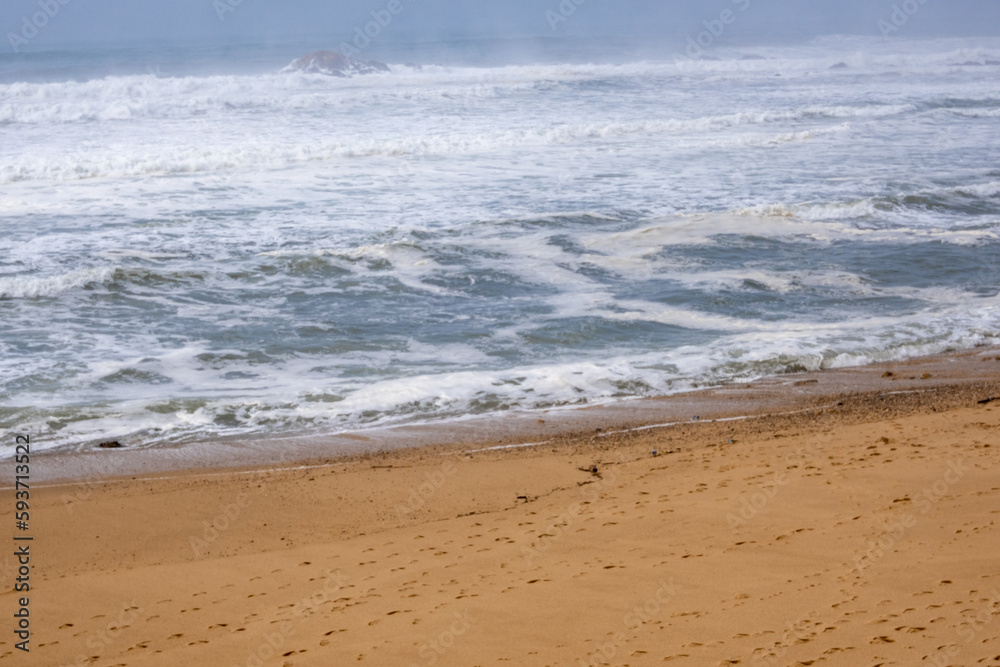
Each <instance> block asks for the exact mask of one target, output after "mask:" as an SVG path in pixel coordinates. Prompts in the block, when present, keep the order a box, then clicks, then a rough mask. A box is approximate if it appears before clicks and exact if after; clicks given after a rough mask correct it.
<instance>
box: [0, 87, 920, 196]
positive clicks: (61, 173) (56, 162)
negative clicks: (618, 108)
mask: <svg viewBox="0 0 1000 667" xmlns="http://www.w3.org/2000/svg"><path fill="white" fill-rule="evenodd" d="M909 108H911V107H909V106H907V105H887V106H878V107H869V106H858V107H850V106H839V107H805V108H800V109H793V110H789V111H747V112H740V113H735V114H727V115H717V116H705V117H701V118H690V119H657V120H637V121H613V122H603V123H571V122H558V123H555V124H536V125H535V126H533V127H526V128H518V129H506V130H498V131H489V132H475V131H467V132H465V133H461V132H454V133H430V132H428V133H425V134H418V135H415V136H397V137H389V136H385V135H384V136H383V137H382V138H362V137H361V136H358V137H354V138H351V139H347V140H336V139H329V138H322V137H317V136H315V135H312V134H303V133H301V131H300V132H299V133H298V134H296V133H294V131H293V130H288V132H292V133H291V134H289V133H286V132H282V131H279V129H280V128H279V129H275V128H270V129H266V130H261V131H260V132H258V133H253V132H251V133H248V134H244V135H240V136H238V137H236V138H234V139H233V140H231V141H230V142H229V143H220V142H219V140H218V139H217V138H215V137H214V136H213V138H212V139H211V140H210V141H209V142H206V143H201V142H195V141H192V142H187V143H186V145H184V146H177V145H176V144H171V145H170V146H169V147H166V146H162V147H160V146H158V145H157V144H146V143H144V144H141V145H140V146H130V145H128V144H127V143H123V142H122V141H121V140H120V139H119V140H118V141H115V142H114V143H111V144H107V145H100V144H95V145H86V146H81V147H78V148H77V149H76V150H73V151H69V152H68V153H66V154H60V155H56V156H45V155H13V156H10V157H8V158H7V161H6V163H0V183H13V182H22V181H41V180H56V181H68V180H81V179H92V178H109V177H129V176H144V175H158V174H160V175H172V174H193V173H203V172H224V171H227V170H239V169H248V168H261V167H272V168H278V167H285V166H289V165H295V164H302V163H307V162H315V161H330V160H337V159H356V158H372V157H399V156H426V155H449V154H465V153H475V152H490V151H495V150H503V149H509V148H515V147H522V146H545V145H558V144H572V143H575V142H580V141H589V140H596V139H613V138H617V137H629V136H643V135H649V136H655V135H664V134H686V133H688V134H690V133H694V134H708V133H715V132H719V131H721V130H726V129H729V128H735V127H740V126H755V125H772V124H783V123H791V122H798V121H804V120H810V119H817V118H825V119H844V118H853V117H879V116H886V115H894V114H898V113H902V112H903V111H905V110H906V109H909ZM202 129H203V130H204V131H205V132H206V133H209V130H210V129H211V128H210V127H209V126H205V127H203V128H202ZM844 129H845V127H843V126H838V127H834V128H825V129H812V130H803V131H800V132H784V133H780V134H776V135H771V136H767V137H760V138H756V139H754V138H748V139H745V140H743V141H745V142H746V145H751V146H752V145H761V146H767V145H775V144H780V143H788V142H795V141H804V140H808V139H809V138H811V137H814V136H818V135H819V134H822V133H826V132H837V131H843V130H844ZM139 151H143V152H139Z"/></svg>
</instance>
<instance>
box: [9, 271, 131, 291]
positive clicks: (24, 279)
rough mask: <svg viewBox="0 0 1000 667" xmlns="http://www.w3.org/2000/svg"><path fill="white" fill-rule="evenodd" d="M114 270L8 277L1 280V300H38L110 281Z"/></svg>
mask: <svg viewBox="0 0 1000 667" xmlns="http://www.w3.org/2000/svg"><path fill="white" fill-rule="evenodd" d="M113 274H114V268H111V267H100V268H91V269H80V270H77V271H70V272H69V273H64V274H61V275H56V276H44V277H36V276H30V275H25V276H8V277H4V278H0V299H38V298H44V297H54V296H59V295H60V294H62V293H63V292H68V291H70V290H74V289H78V288H81V287H88V286H91V285H98V284H101V283H104V282H106V281H108V280H109V279H110V278H111V276H112V275H113Z"/></svg>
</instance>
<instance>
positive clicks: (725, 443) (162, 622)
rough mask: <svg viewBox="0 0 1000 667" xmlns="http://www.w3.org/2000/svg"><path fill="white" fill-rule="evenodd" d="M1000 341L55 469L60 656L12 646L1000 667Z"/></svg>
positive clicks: (51, 659)
mask: <svg viewBox="0 0 1000 667" xmlns="http://www.w3.org/2000/svg"><path fill="white" fill-rule="evenodd" d="M998 357H1000V353H998V352H997V351H996V350H982V349H980V350H975V351H972V352H967V353H962V354H957V355H950V356H945V357H937V358H931V359H924V360H918V361H914V362H909V363H896V364H889V365H885V366H870V367H866V368H864V369H849V370H845V371H839V372H830V373H814V374H808V375H804V376H801V377H800V376H786V377H779V378H772V379H771V380H768V381H764V382H762V383H757V384H755V385H752V386H751V387H749V388H748V387H746V386H738V387H732V388H721V389H717V390H713V392H714V393H711V392H708V393H702V394H697V393H696V394H690V395H687V396H684V397H676V398H675V399H674V401H675V402H674V403H673V405H674V407H675V408H677V406H682V407H681V408H677V410H675V412H678V411H679V412H685V411H686V412H688V413H690V412H691V410H690V409H688V408H689V406H691V405H699V404H701V406H702V409H701V411H700V412H699V413H698V414H696V415H694V414H689V415H688V416H687V417H686V418H685V420H684V421H683V422H679V420H675V419H674V416H675V415H673V413H671V412H670V410H668V409H664V410H663V412H665V413H670V414H666V415H665V416H664V418H663V419H661V420H659V421H658V420H657V416H658V414H656V413H657V410H654V409H652V408H650V409H643V410H640V411H639V413H633V414H632V416H631V417H630V418H625V417H622V414H623V413H622V412H618V413H613V412H599V413H594V414H596V415H597V416H593V415H591V416H588V417H587V419H588V420H590V421H586V422H584V421H580V419H582V418H580V417H579V415H578V416H577V417H576V418H569V417H566V416H565V415H555V416H554V417H553V419H554V420H555V422H556V423H559V424H563V422H561V421H560V420H564V419H568V420H569V421H568V422H566V423H565V424H563V426H561V427H560V428H557V429H550V430H546V429H547V428H549V427H550V424H548V423H547V422H548V421H549V420H548V418H547V417H544V416H536V418H535V419H534V423H535V424H536V429H535V430H536V432H535V433H527V432H523V430H524V429H525V428H526V427H524V426H523V424H522V426H521V427H519V428H520V429H522V430H517V429H514V431H516V432H506V433H505V434H501V435H500V436H499V437H498V436H497V434H496V433H491V434H489V436H488V437H483V438H481V439H478V440H477V439H476V438H474V437H470V436H469V434H468V432H465V434H464V437H463V438H460V439H459V440H455V438H453V437H452V438H451V439H450V441H449V442H448V443H447V444H422V446H419V447H411V448H407V447H392V448H385V449H383V450H382V451H367V452H365V453H362V454H359V455H354V456H351V457H339V458H337V457H325V458H324V457H321V456H312V457H310V458H308V459H306V458H303V460H301V461H299V462H296V463H295V464H294V465H291V464H289V465H277V464H275V465H265V466H253V467H252V468H251V469H246V468H244V469H239V468H234V467H232V465H230V467H223V468H217V467H214V468H210V469H190V470H171V469H169V467H166V468H165V467H162V466H161V467H160V468H157V469H156V470H152V469H149V470H147V471H146V472H144V473H143V474H128V475H127V476H124V477H99V478H98V477H94V476H93V475H92V474H91V476H89V477H88V478H87V479H77V480H76V481H72V480H69V481H67V480H63V481H58V480H51V481H48V482H47V483H46V484H45V485H40V487H38V488H33V489H32V492H31V516H32V536H33V541H32V542H31V547H30V548H31V554H32V560H31V567H32V571H31V590H30V618H31V625H30V627H31V636H30V648H31V651H30V653H24V652H22V651H19V650H17V649H15V643H16V642H17V641H18V639H17V638H16V637H15V636H14V635H13V633H12V632H11V631H10V630H8V631H7V632H5V633H4V635H3V639H2V642H0V661H2V662H3V663H4V664H6V663H10V664H22V665H98V666H104V665H109V666H110V665H121V666H124V665H128V666H129V667H133V666H153V665H164V666H171V667H173V666H175V665H224V666H227V667H236V666H244V665H246V666H253V665H284V666H292V665H294V666H300V665H344V664H368V665H402V666H406V667H409V666H412V665H494V664H508V665H572V666H577V665H654V664H657V665H659V664H664V663H668V664H670V665H699V666H701V665H737V664H738V665H774V666H777V665H813V664H816V665H818V664H826V665H935V666H939V667H944V666H947V665H953V666H957V665H969V666H972V665H1000V567H998V560H997V545H998V544H1000V527H998V526H997V522H998V521H1000V468H998V465H997V463H998V459H997V457H998V453H1000V438H998V433H1000V401H998V402H990V401H988V400H987V399H989V398H990V397H993V396H1000V361H998ZM845 378H846V379H845ZM753 387H757V388H758V391H757V392H753V391H752V389H753ZM727 391H728V392H730V393H731V394H734V395H735V394H738V393H739V392H747V391H751V393H754V394H755V400H757V399H760V397H761V396H764V395H766V396H767V399H766V401H764V404H762V405H761V406H760V409H758V410H757V411H756V412H754V413H752V414H747V413H746V412H745V411H744V410H742V408H743V407H745V406H744V405H743V404H739V405H736V404H733V405H730V404H728V403H727V402H726V400H724V399H725V396H726V395H727V394H726V392H727ZM734 400H735V399H734ZM741 400H742V399H741ZM760 400H763V399H760ZM981 401H986V402H981ZM633 408H634V406H633ZM582 412H584V413H585V412H586V411H582ZM640 413H641V414H640ZM615 414H617V416H615V417H613V418H612V417H611V416H609V415H615ZM696 416H697V417H698V418H697V419H695V417H696ZM574 419H575V421H574ZM595 422H596V425H595ZM658 423H670V424H672V425H666V426H656V425H657V424H658ZM584 426H585V427H586V428H584ZM644 426H645V427H648V428H641V427H644ZM529 430H530V429H529ZM528 436H535V439H534V440H533V439H531V438H529V437H528ZM428 439H431V438H429V437H427V438H424V440H428ZM539 439H541V440H544V441H545V444H544V445H537V446H533V447H510V446H509V445H514V444H519V443H521V444H523V443H530V442H536V441H538V440H539ZM654 451H655V454H654ZM314 453H315V452H314ZM114 454H116V453H114V452H112V453H107V452H105V453H100V454H95V456H103V457H104V458H103V459H94V460H97V461H106V462H107V461H111V460H112V459H111V458H109V456H113V455H114ZM123 454H124V452H123ZM77 458H78V459H80V460H82V458H83V457H77ZM56 459H57V457H52V458H51V460H52V461H54V462H55V461H56ZM47 460H49V457H44V456H38V457H34V458H33V459H32V466H33V469H37V470H39V471H40V470H41V469H43V468H45V466H46V465H47V463H46V462H47ZM59 465H60V466H62V467H59V470H62V471H65V470H69V469H70V466H69V465H68V464H65V463H62V464H59ZM9 467H10V468H12V467H13V465H11V466H9ZM95 467H98V468H99V467H100V466H99V465H97V464H93V465H91V464H88V465H86V466H81V468H80V469H81V470H91V471H93V470H94V469H95ZM111 468H112V469H113V468H114V466H111ZM50 476H53V475H50ZM55 476H56V477H58V475H55ZM11 477H12V475H11ZM5 496H6V497H7V498H8V499H9V502H7V503H4V505H3V514H4V519H3V520H4V521H6V522H7V524H8V525H11V526H13V524H14V517H13V509H14V508H13V505H14V503H13V491H12V490H8V491H7V492H6V493H5ZM7 552H8V555H6V556H5V557H4V558H3V560H2V562H0V575H2V577H3V580H4V582H5V586H4V589H5V593H4V598H5V600H4V609H6V610H7V619H8V621H7V624H8V626H9V627H11V629H13V627H12V626H13V625H14V624H15V623H16V619H12V616H11V615H12V614H13V613H14V611H15V610H16V609H17V607H18V599H17V598H18V596H19V595H23V594H18V593H15V592H13V591H12V583H13V581H14V579H15V578H16V577H17V569H18V565H17V559H16V557H15V555H14V554H13V551H12V549H8V550H7Z"/></svg>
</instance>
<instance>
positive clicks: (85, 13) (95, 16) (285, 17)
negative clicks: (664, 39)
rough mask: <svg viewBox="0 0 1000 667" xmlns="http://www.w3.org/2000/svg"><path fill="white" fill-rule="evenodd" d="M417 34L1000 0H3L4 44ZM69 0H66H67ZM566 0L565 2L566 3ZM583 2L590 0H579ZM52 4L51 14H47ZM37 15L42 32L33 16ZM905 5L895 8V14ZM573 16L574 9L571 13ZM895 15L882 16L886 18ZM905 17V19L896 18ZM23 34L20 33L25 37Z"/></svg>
mask: <svg viewBox="0 0 1000 667" xmlns="http://www.w3.org/2000/svg"><path fill="white" fill-rule="evenodd" d="M396 2H398V3H399V4H398V5H394V6H395V8H396V9H399V10H400V11H399V12H398V14H395V15H392V21H391V31H389V32H391V33H392V34H391V35H390V34H388V33H386V34H384V35H382V36H381V37H380V38H381V39H387V38H394V39H395V38H399V39H408V38H413V37H418V38H419V37H428V38H434V37H438V36H442V35H448V36H460V35H468V36H483V35H512V36H525V35H539V36H544V35H557V36H563V37H567V36H584V37H585V36H587V35H601V36H606V35H618V36H629V35H636V36H638V35H645V36H649V35H657V34H662V35H664V36H666V35H672V36H676V35H682V36H685V35H696V34H697V33H698V31H699V30H704V29H706V23H705V22H706V21H707V22H708V24H707V27H711V26H713V25H714V26H715V27H716V28H717V27H718V25H719V24H718V23H715V21H716V20H717V19H719V18H720V16H721V15H722V12H723V11H724V10H729V11H730V12H732V14H730V15H726V16H725V17H724V18H728V19H730V21H731V22H730V24H729V25H727V28H726V34H725V35H724V36H725V37H726V38H730V39H731V38H734V37H736V38H739V37H741V36H742V37H743V38H746V37H747V36H758V37H761V38H764V39H766V38H767V37H771V36H773V37H794V36H811V35H818V34H862V35H871V36H875V37H880V36H881V33H880V30H884V29H885V26H887V25H889V26H892V27H894V28H895V27H898V28H899V30H898V31H897V30H892V31H891V32H889V33H888V34H889V35H890V36H891V37H923V36H928V35H983V34H998V33H1000V0H707V1H706V0H503V1H502V2H483V1H482V0H475V1H472V0H281V1H280V2H278V0H3V2H2V5H0V31H2V35H3V36H4V39H3V42H2V46H0V48H2V50H3V51H6V52H8V53H9V52H10V51H11V48H12V47H11V35H15V36H19V37H21V38H24V37H30V38H29V39H27V40H26V42H27V44H24V43H23V42H18V43H19V45H20V46H22V47H24V48H25V50H28V49H50V48H59V47H60V46H64V45H67V44H71V43H81V42H89V43H95V42H96V43H101V44H114V43H123V42H134V41H137V40H149V39H165V40H192V39H193V40H205V39H219V40H226V41H230V40H237V39H239V40H243V39H249V40H254V41H256V40H268V41H285V40H288V39H292V38H295V37H298V36H302V37H310V38H313V39H311V40H310V43H315V42H316V41H317V39H318V40H319V41H325V42H327V43H328V44H329V46H330V47H331V48H332V47H335V46H336V45H337V44H338V43H340V42H341V41H343V40H345V39H349V38H350V36H351V35H352V34H353V33H354V31H355V28H359V29H362V30H363V29H364V27H365V25H366V23H367V22H369V21H372V20H373V16H372V14H371V12H373V11H374V12H376V13H377V14H378V15H381V16H382V17H383V18H384V17H386V16H387V15H388V14H387V13H386V12H387V10H388V8H389V6H390V5H391V4H393V3H396ZM63 3H65V4H63ZM560 3H562V10H561V9H560ZM576 3H580V4H579V6H576ZM45 6H48V8H49V14H51V17H50V16H46V15H44V14H40V12H43V8H44V7H45ZM32 17H34V18H35V23H36V26H35V27H36V28H37V25H38V24H40V25H41V27H40V28H37V33H36V32H34V31H33V28H32V26H28V25H26V24H25V21H26V20H27V21H31V20H32ZM893 17H895V19H894V18H893ZM562 18H566V20H565V21H562V20H561V19H562ZM880 20H881V21H883V24H882V25H881V28H880V24H879V21H880ZM894 20H895V23H893V21H894ZM15 41H18V40H15Z"/></svg>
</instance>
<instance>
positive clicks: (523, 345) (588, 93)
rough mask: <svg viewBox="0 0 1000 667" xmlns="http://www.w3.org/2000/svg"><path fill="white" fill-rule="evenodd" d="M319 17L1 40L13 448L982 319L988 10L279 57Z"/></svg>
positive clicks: (994, 110) (532, 392) (283, 419)
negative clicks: (920, 21)
mask: <svg viewBox="0 0 1000 667" xmlns="http://www.w3.org/2000/svg"><path fill="white" fill-rule="evenodd" d="M310 46H311V45H310ZM326 46H327V47H328V48H335V45H326ZM463 49H468V50H469V53H470V55H469V57H468V58H465V59H463V58H462V57H461V54H462V53H463ZM311 50H314V48H310V47H309V46H307V47H304V48H300V49H299V50H298V52H292V50H289V51H288V52H287V53H285V52H281V53H275V52H274V51H273V50H267V49H263V47H261V48H260V49H255V47H251V46H244V47H240V48H238V49H232V50H229V51H227V52H226V53H225V54H223V55H225V57H223V56H222V55H220V52H219V50H218V49H216V50H211V49H204V48H196V47H189V48H181V47H149V48H147V49H145V50H136V51H134V52H133V51H124V52H123V51H100V50H93V49H92V50H86V51H74V52H52V53H32V54H20V55H18V56H14V55H13V54H10V53H8V54H4V55H0V229H2V231H3V234H2V236H0V437H2V438H3V440H2V441H3V442H5V443H7V444H6V445H5V446H4V448H3V451H4V453H6V454H7V455H11V454H12V450H13V437H10V434H12V433H30V434H32V439H33V444H35V448H36V450H60V451H72V450H82V449H89V448H93V447H94V446H95V443H98V442H100V441H104V440H111V439H115V440H119V441H120V442H121V443H122V444H124V445H126V446H128V447H134V448H140V447H162V446H166V445H170V446H177V445H184V444H185V443H191V442H206V441H211V440H213V439H218V438H233V437H236V438H269V437H277V436H288V435H296V434H307V433H308V434H314V435H315V434H319V435H322V434H326V433H338V432H343V431H359V430H364V429H368V428H373V427H379V426H386V425H393V424H407V423H429V422H444V421H447V420H454V419H463V418H466V417H468V416H469V415H482V414H491V413H508V412H522V411H535V410H543V409H544V410H551V409H563V408H572V407H577V406H585V405H595V404H604V403H610V402H615V401H624V400H631V399H636V398H640V397H647V396H656V395H665V394H671V393H676V392H681V391H685V390H690V389H692V388H698V387H707V386H714V385H720V384H724V383H734V382H745V381H749V380H751V379H754V378H759V377H762V376H766V375H771V374H778V373H787V372H796V371H803V370H815V369H821V368H832V367H844V366H852V365H860V364H866V363H870V362H875V361H886V360H896V359H904V358H908V357H913V356H918V355H924V354H929V353H936V352H942V351H946V350H952V349H965V348H971V347H975V346H981V345H993V344H997V343H998V342H1000V340H998V324H1000V309H998V305H1000V299H998V290H1000V41H998V40H992V41H991V40H989V39H980V40H975V41H968V40H966V41H962V40H935V41H903V40H892V41H890V42H888V43H883V42H882V40H880V39H863V38H847V37H839V38H824V39H818V40H814V41H811V42H809V43H805V44H789V45H784V46H775V47H751V46H745V47H739V48H722V47H721V46H720V47H717V48H712V49H709V50H708V52H707V53H706V54H704V56H703V57H702V58H700V59H697V60H695V59H690V58H688V57H686V56H685V55H684V54H683V53H678V54H663V55H662V56H659V57H648V56H644V57H611V56H608V55H607V54H604V55H602V57H601V58H595V59H594V60H593V61H588V59H587V54H586V53H574V54H572V57H568V56H567V57H565V58H564V59H560V58H562V55H561V54H558V53H554V54H551V55H550V56H549V57H538V58H535V59H534V60H530V59H528V60H527V61H526V59H525V58H524V57H520V58H514V57H505V56H497V57H493V58H484V57H482V56H481V55H474V54H473V51H474V52H475V54H480V53H481V49H477V47H475V45H462V44H453V45H448V47H447V48H443V47H442V48H441V49H438V51H434V50H433V49H431V51H430V52H433V53H447V54H448V57H447V58H444V57H442V58H439V59H434V58H430V57H428V58H427V59H425V60H423V61H420V60H419V58H420V57H421V56H420V53H417V54H416V56H414V53H412V52H410V51H407V52H405V53H404V50H402V49H401V50H400V51H399V52H398V53H393V52H392V51H391V50H390V51H389V52H388V55H387V57H386V58H385V59H386V60H387V61H388V62H389V65H390V68H391V71H390V72H389V73H386V74H377V75H369V76H358V77H353V78H334V77H329V76H324V75H321V74H302V73H281V72H280V70H281V69H282V68H283V67H284V66H285V65H287V64H288V62H289V61H290V60H291V59H292V58H293V57H295V56H297V55H303V54H305V53H307V52H309V51H311ZM411 51H412V50H411ZM425 51H426V49H425ZM413 58H417V59H418V60H417V61H416V62H415V63H414V62H412V59H413ZM407 63H409V64H407Z"/></svg>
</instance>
